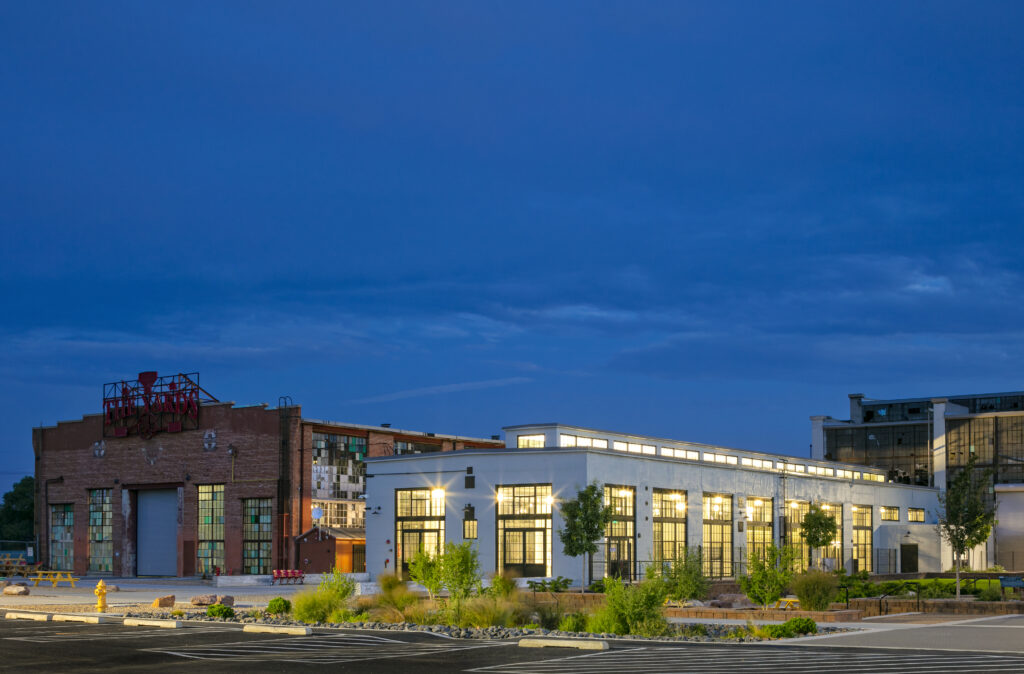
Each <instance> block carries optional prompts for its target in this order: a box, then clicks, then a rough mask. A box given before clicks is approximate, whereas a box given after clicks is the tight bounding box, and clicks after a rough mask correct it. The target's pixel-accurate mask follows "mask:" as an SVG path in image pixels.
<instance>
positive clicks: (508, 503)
mask: <svg viewBox="0 0 1024 674" xmlns="http://www.w3.org/2000/svg"><path fill="white" fill-rule="evenodd" d="M497 500H498V508H497V529H498V572H499V573H502V572H505V571H509V572H511V573H513V574H515V575H517V576H519V577H538V576H550V575H551V506H552V504H553V503H554V499H553V498H552V496H551V485H550V484H516V485H499V486H498V488H497Z"/></svg>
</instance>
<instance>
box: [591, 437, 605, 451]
mask: <svg viewBox="0 0 1024 674" xmlns="http://www.w3.org/2000/svg"><path fill="white" fill-rule="evenodd" d="M593 442H594V448H595V449H608V441H607V440H600V439H598V438H594V441H593Z"/></svg>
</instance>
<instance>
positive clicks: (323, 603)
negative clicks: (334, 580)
mask: <svg viewBox="0 0 1024 674" xmlns="http://www.w3.org/2000/svg"><path fill="white" fill-rule="evenodd" d="M344 608H345V599H344V598H343V597H342V596H341V595H340V594H338V593H335V592H321V591H320V590H307V591H305V592H299V593H298V594H296V595H295V596H294V597H292V617H293V618H295V619H296V620H298V621H301V622H304V623H323V622H328V620H327V619H328V618H329V617H330V615H331V614H332V613H334V612H335V611H337V610H340V609H344Z"/></svg>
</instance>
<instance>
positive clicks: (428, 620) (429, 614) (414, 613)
mask: <svg viewBox="0 0 1024 674" xmlns="http://www.w3.org/2000/svg"><path fill="white" fill-rule="evenodd" d="M402 617H403V618H404V619H405V620H406V621H407V622H411V623H415V624H416V625H436V624H437V623H438V622H440V620H441V613H440V612H439V611H438V610H437V609H436V608H434V607H433V606H431V605H430V604H428V603H426V602H419V603H416V604H413V605H412V606H407V607H406V608H405V609H403V610H402Z"/></svg>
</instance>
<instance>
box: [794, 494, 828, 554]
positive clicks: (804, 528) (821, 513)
mask: <svg viewBox="0 0 1024 674" xmlns="http://www.w3.org/2000/svg"><path fill="white" fill-rule="evenodd" d="M836 529H837V527H836V521H835V520H834V519H833V518H832V515H831V514H829V512H828V511H826V510H823V509H822V507H821V506H819V505H817V504H813V505H811V507H810V509H809V510H808V511H807V514H806V515H804V521H803V522H802V523H801V524H800V532H801V533H803V535H804V541H806V542H807V547H809V548H810V549H811V550H820V549H821V548H825V547H828V546H829V545H831V544H832V541H834V540H835V539H836V533H837V531H836Z"/></svg>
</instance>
